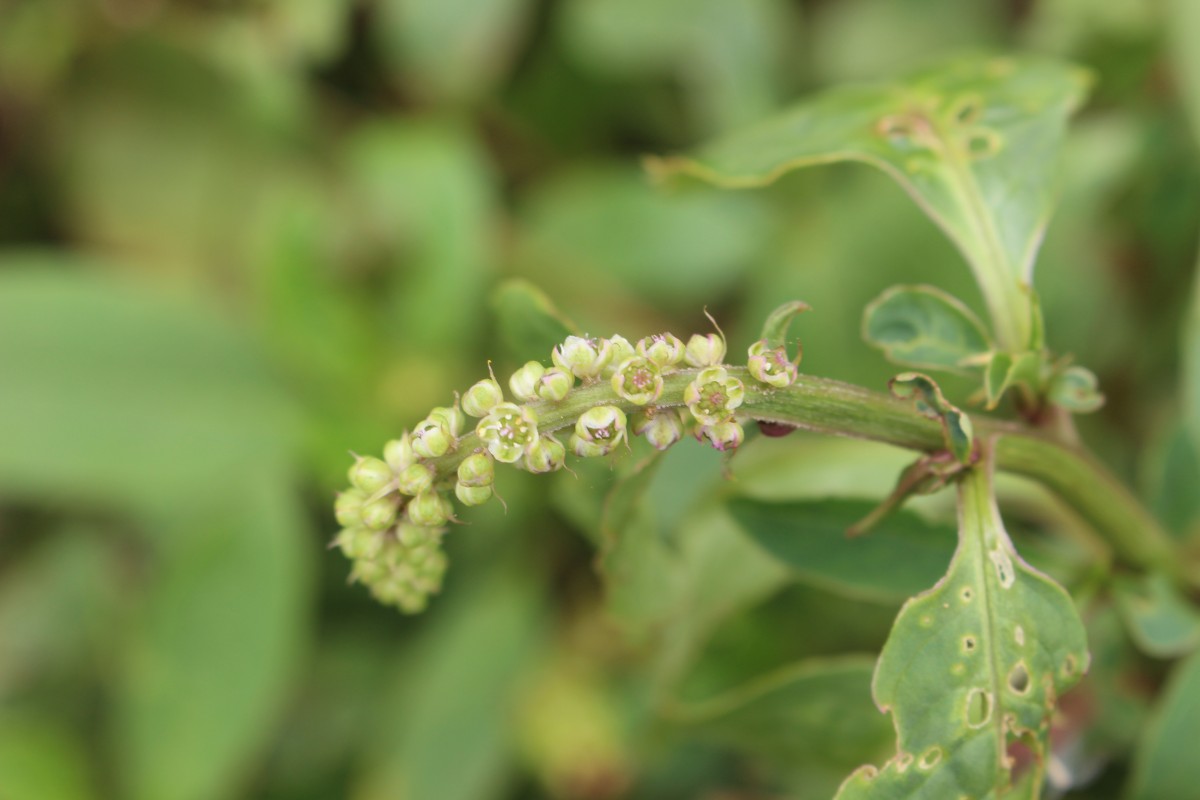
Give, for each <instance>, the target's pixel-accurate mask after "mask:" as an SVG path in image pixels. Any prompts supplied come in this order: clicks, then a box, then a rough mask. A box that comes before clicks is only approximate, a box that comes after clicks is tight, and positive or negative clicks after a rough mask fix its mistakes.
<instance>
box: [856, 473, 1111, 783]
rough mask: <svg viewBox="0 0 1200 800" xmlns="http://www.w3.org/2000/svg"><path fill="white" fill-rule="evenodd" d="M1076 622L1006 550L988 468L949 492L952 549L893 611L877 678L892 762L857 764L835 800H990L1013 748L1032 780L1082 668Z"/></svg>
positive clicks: (1047, 584) (1051, 586)
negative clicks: (1017, 747)
mask: <svg viewBox="0 0 1200 800" xmlns="http://www.w3.org/2000/svg"><path fill="white" fill-rule="evenodd" d="M1087 666H1088V653H1087V643H1086V635H1085V632H1084V628H1083V623H1082V622H1081V621H1080V619H1079V615H1078V613H1077V612H1076V610H1075V606H1074V603H1073V602H1072V601H1071V598H1070V596H1069V595H1067V593H1066V592H1065V591H1063V589H1062V587H1060V586H1059V585H1058V584H1056V583H1054V582H1053V581H1052V580H1050V578H1048V577H1046V576H1045V575H1043V574H1041V573H1039V572H1037V571H1036V570H1034V569H1033V568H1031V567H1030V566H1029V565H1027V564H1026V563H1025V562H1024V561H1022V560H1021V558H1020V557H1019V556H1018V555H1017V553H1016V551H1015V550H1014V549H1013V546H1012V542H1011V541H1010V540H1009V538H1008V534H1007V533H1006V532H1005V530H1004V525H1003V523H1002V522H1001V520H1000V515H999V512H998V511H997V509H996V505H995V500H994V497H993V494H992V485H991V476H990V474H989V472H988V469H987V468H986V467H977V468H975V469H972V470H971V471H969V472H968V473H967V475H966V476H965V477H964V479H963V480H962V482H961V483H960V488H959V543H958V549H957V550H956V551H955V554H954V560H953V561H952V562H951V564H950V569H949V571H948V572H947V573H946V575H945V577H944V578H943V579H942V580H940V581H939V582H938V583H937V585H935V586H934V587H933V588H932V589H930V590H929V591H927V592H925V593H924V594H921V595H919V596H917V597H914V598H912V599H911V600H909V601H908V602H907V603H905V604H904V607H903V608H902V609H901V610H900V614H899V616H898V617H897V618H896V623H895V625H894V627H893V628H892V633H891V635H890V636H889V637H888V641H887V644H885V645H884V648H883V653H882V654H881V655H880V658H879V663H878V666H877V668H876V671H875V679H874V682H873V692H874V695H875V702H876V704H878V706H879V707H880V708H881V709H882V710H884V711H886V712H889V713H890V714H891V715H892V721H893V723H894V724H895V727H896V733H897V742H896V754H895V755H894V756H893V757H892V758H891V759H890V760H889V761H888V762H887V763H886V764H884V765H883V767H881V768H878V769H877V768H875V767H873V766H864V767H860V768H859V769H858V771H856V772H855V773H854V774H852V775H851V776H850V777H849V778H847V780H846V782H845V783H844V784H843V785H842V788H841V790H840V791H839V793H838V798H839V800H853V799H854V798H930V800H933V799H934V798H939V799H940V798H946V797H963V796H966V797H973V798H995V797H998V796H1000V795H1001V794H1003V793H1004V789H1005V788H1006V787H1007V785H1008V783H1009V779H1010V776H1009V767H1008V762H1007V750H1008V747H1009V745H1011V744H1013V743H1014V742H1016V741H1018V740H1019V741H1021V742H1022V743H1023V744H1024V745H1025V746H1027V747H1029V748H1030V749H1031V750H1032V751H1033V753H1034V756H1035V763H1036V765H1037V766H1034V767H1033V768H1032V771H1033V772H1034V773H1035V774H1034V775H1033V776H1032V777H1028V778H1027V779H1028V780H1030V784H1031V785H1032V786H1037V785H1038V784H1039V783H1040V780H1041V778H1040V773H1041V770H1042V767H1041V766H1040V765H1041V764H1042V763H1044V761H1045V759H1046V758H1047V757H1048V754H1047V748H1048V740H1049V733H1050V719H1051V717H1052V715H1053V713H1054V707H1055V703H1056V701H1057V698H1058V697H1059V696H1061V695H1062V693H1063V692H1065V691H1066V690H1067V689H1068V688H1070V687H1071V686H1072V685H1074V684H1075V683H1076V682H1077V681H1078V680H1079V678H1080V676H1081V675H1082V674H1083V672H1084V671H1085V670H1086V669H1087Z"/></svg>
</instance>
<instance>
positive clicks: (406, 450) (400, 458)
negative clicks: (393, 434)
mask: <svg viewBox="0 0 1200 800" xmlns="http://www.w3.org/2000/svg"><path fill="white" fill-rule="evenodd" d="M383 460H384V461H386V462H387V465H388V467H390V468H391V470H392V472H395V473H400V472H403V471H404V470H406V469H408V468H409V467H411V466H412V465H413V464H414V463H416V461H417V454H416V453H414V452H413V448H412V437H411V436H409V435H408V433H407V432H406V433H404V434H403V435H402V436H401V437H400V438H399V439H392V440H391V441H390V442H388V443H387V444H385V445H384V446H383Z"/></svg>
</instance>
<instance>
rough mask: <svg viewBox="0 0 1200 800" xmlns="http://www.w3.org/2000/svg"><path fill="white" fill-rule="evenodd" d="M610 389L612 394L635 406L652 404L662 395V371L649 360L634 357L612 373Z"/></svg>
mask: <svg viewBox="0 0 1200 800" xmlns="http://www.w3.org/2000/svg"><path fill="white" fill-rule="evenodd" d="M612 387H613V391H614V392H616V393H617V394H619V395H620V396H621V397H623V398H625V399H626V400H628V401H629V402H631V403H633V404H635V405H639V406H644V405H646V404H647V403H653V402H654V401H655V400H657V399H658V398H659V395H661V394H662V390H663V379H662V370H661V369H660V368H659V366H658V365H657V364H656V363H655V362H653V361H651V360H650V359H649V358H646V357H639V356H635V357H633V358H630V359H627V360H626V361H625V362H624V363H623V364H621V366H620V367H618V368H617V371H616V372H615V373H613V376H612Z"/></svg>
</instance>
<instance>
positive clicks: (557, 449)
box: [524, 435, 567, 475]
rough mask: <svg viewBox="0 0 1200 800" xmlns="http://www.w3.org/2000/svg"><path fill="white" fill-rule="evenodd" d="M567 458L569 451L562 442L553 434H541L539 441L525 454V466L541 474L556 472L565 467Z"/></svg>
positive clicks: (530, 470)
mask: <svg viewBox="0 0 1200 800" xmlns="http://www.w3.org/2000/svg"><path fill="white" fill-rule="evenodd" d="M566 460H567V451H566V448H564V447H563V445H562V442H560V441H559V440H558V439H556V438H554V437H553V436H550V435H547V436H541V437H539V438H538V440H537V443H536V444H534V446H533V447H531V448H529V452H527V453H526V454H525V462H524V467H525V469H526V470H527V471H529V472H532V473H534V474H535V475H540V474H543V473H546V472H554V471H556V470H560V469H562V468H563V465H564V464H565V463H566Z"/></svg>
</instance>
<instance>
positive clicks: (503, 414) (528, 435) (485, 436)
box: [475, 362, 540, 464]
mask: <svg viewBox="0 0 1200 800" xmlns="http://www.w3.org/2000/svg"><path fill="white" fill-rule="evenodd" d="M531 363H536V362H531ZM539 366H540V365H539ZM475 432H476V433H478V434H479V438H480V439H482V440H483V442H484V444H486V445H487V449H488V452H489V453H491V454H492V456H493V457H494V458H495V459H496V460H497V461H503V462H504V463H506V464H512V463H513V462H515V461H517V460H518V459H520V458H521V456H523V455H525V451H526V450H528V449H529V448H530V447H532V446H533V445H534V444H536V443H537V440H538V429H537V416H536V415H535V414H534V413H533V411H532V410H531V409H529V408H525V407H524V406H518V405H516V404H514V403H501V404H500V405H498V406H496V407H495V408H493V409H492V411H491V413H490V414H488V415H487V416H486V417H484V418H483V419H482V420H480V422H479V425H478V426H476V428H475Z"/></svg>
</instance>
